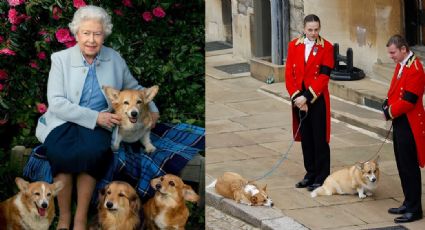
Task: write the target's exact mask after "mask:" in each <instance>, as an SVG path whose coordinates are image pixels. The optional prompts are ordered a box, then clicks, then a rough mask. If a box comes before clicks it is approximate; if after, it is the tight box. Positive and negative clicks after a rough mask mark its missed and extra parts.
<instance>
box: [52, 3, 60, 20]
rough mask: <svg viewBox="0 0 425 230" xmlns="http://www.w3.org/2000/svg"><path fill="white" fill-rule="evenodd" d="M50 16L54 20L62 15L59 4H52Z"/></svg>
mask: <svg viewBox="0 0 425 230" xmlns="http://www.w3.org/2000/svg"><path fill="white" fill-rule="evenodd" d="M52 15H53V16H52V18H53V19H55V20H59V18H60V17H62V9H61V8H60V7H59V6H54V7H53V10H52Z"/></svg>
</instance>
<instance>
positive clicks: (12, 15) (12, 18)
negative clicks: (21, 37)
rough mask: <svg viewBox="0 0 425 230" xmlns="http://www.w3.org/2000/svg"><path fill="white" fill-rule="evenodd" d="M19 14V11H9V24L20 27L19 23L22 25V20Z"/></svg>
mask: <svg viewBox="0 0 425 230" xmlns="http://www.w3.org/2000/svg"><path fill="white" fill-rule="evenodd" d="M18 14H19V13H18V11H17V10H16V9H14V8H12V9H10V10H9V13H8V15H7V16H8V17H9V22H10V23H11V24H12V25H19V23H21V18H20V17H19V15H18Z"/></svg>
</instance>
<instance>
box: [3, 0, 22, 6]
mask: <svg viewBox="0 0 425 230" xmlns="http://www.w3.org/2000/svg"><path fill="white" fill-rule="evenodd" d="M7 2H8V3H9V6H19V5H21V4H22V3H24V2H25V0H7Z"/></svg>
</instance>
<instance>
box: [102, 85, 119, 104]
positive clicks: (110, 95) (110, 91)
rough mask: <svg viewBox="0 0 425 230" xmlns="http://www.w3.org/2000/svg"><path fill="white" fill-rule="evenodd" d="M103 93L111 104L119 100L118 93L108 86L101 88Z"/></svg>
mask: <svg viewBox="0 0 425 230" xmlns="http://www.w3.org/2000/svg"><path fill="white" fill-rule="evenodd" d="M102 88H103V91H105V95H106V97H107V98H108V99H109V100H110V101H111V102H112V103H116V102H117V101H118V99H119V96H120V91H119V90H116V89H114V88H112V87H109V86H102Z"/></svg>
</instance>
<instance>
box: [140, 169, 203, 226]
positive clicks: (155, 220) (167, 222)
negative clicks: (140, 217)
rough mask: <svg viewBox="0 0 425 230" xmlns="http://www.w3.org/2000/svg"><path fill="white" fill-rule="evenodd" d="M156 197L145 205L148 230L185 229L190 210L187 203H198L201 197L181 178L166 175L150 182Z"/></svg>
mask: <svg viewBox="0 0 425 230" xmlns="http://www.w3.org/2000/svg"><path fill="white" fill-rule="evenodd" d="M150 184H151V186H152V188H154V189H155V190H156V192H155V195H154V196H153V197H152V198H151V199H149V200H148V201H147V202H146V203H145V204H144V205H143V212H144V215H145V227H146V228H147V229H185V225H186V222H187V219H188V218H189V210H188V208H187V207H186V204H185V201H191V202H198V200H199V196H198V195H197V194H196V193H195V192H194V191H193V189H192V188H191V187H190V186H189V185H186V184H185V183H184V182H183V181H182V179H180V177H178V176H175V175H172V174H166V175H164V176H161V177H158V178H154V179H152V180H151V182H150Z"/></svg>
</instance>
